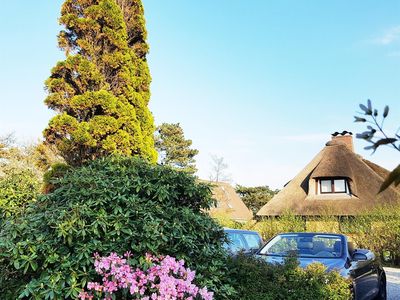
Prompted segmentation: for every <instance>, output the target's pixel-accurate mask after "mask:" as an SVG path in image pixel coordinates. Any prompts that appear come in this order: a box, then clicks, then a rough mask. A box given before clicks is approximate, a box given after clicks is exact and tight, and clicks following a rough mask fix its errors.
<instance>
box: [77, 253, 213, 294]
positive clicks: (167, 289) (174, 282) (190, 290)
mask: <svg viewBox="0 0 400 300" xmlns="http://www.w3.org/2000/svg"><path fill="white" fill-rule="evenodd" d="M130 256H131V253H130V252H129V251H128V252H126V253H125V254H124V256H123V257H125V258H129V257H130ZM123 257H120V256H118V255H117V254H116V253H111V254H110V255H109V256H107V257H101V256H100V255H99V254H98V253H95V254H94V258H95V263H94V265H95V269H96V272H97V273H98V274H99V275H102V281H101V282H102V283H98V282H89V283H88V284H87V289H88V290H94V291H96V292H97V293H100V294H104V299H106V300H109V299H111V295H112V294H113V293H115V292H117V291H118V290H127V291H129V293H130V294H131V295H132V296H135V297H140V299H142V300H183V299H186V300H194V299H199V297H200V298H201V299H203V300H212V299H213V293H212V292H209V291H208V290H207V288H206V287H204V288H202V289H200V288H199V287H197V286H196V285H195V284H193V283H192V282H193V280H194V278H195V271H192V270H190V269H189V268H187V269H186V268H185V262H184V260H179V261H178V260H176V259H175V258H174V257H172V256H168V255H167V256H153V255H151V254H149V253H146V256H145V259H146V261H147V262H148V263H149V264H150V267H149V268H147V269H145V270H141V269H140V268H136V269H135V270H134V269H132V267H131V266H130V265H129V264H128V262H127V259H125V258H123ZM79 298H80V299H81V300H85V299H92V298H93V295H91V294H89V293H87V292H85V291H82V292H81V293H80V294H79Z"/></svg>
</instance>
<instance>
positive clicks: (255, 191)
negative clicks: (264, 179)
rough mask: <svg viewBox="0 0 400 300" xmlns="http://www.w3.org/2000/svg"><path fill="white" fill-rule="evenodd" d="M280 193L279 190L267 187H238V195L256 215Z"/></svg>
mask: <svg viewBox="0 0 400 300" xmlns="http://www.w3.org/2000/svg"><path fill="white" fill-rule="evenodd" d="M278 192H279V190H271V189H270V188H269V186H267V185H265V186H255V187H245V186H242V185H237V186H236V193H238V194H239V196H240V198H241V199H242V201H243V202H244V204H246V206H247V207H248V208H249V209H251V210H252V211H253V213H254V214H256V213H257V212H258V211H259V210H260V209H261V207H263V206H264V205H265V204H267V203H268V201H269V200H271V199H272V197H273V196H274V195H276V194H277V193H278Z"/></svg>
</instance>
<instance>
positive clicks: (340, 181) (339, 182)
mask: <svg viewBox="0 0 400 300" xmlns="http://www.w3.org/2000/svg"><path fill="white" fill-rule="evenodd" d="M318 192H319V194H338V193H342V194H343V193H344V194H350V191H349V186H348V182H347V179H346V178H323V179H322V178H321V179H319V180H318Z"/></svg>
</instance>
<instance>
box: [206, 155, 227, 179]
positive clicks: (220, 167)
mask: <svg viewBox="0 0 400 300" xmlns="http://www.w3.org/2000/svg"><path fill="white" fill-rule="evenodd" d="M227 169H228V164H227V163H225V162H224V158H223V157H220V156H218V155H211V173H210V176H209V177H210V181H215V182H220V181H230V180H231V177H230V175H229V174H227V173H226V170H227Z"/></svg>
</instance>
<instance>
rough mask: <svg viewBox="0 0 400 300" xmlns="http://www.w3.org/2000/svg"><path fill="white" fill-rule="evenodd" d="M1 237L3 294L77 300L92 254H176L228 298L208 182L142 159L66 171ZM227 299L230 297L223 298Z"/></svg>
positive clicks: (199, 280) (90, 274)
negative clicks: (50, 191)
mask: <svg viewBox="0 0 400 300" xmlns="http://www.w3.org/2000/svg"><path fill="white" fill-rule="evenodd" d="M57 186H58V188H57V189H56V190H54V191H53V192H52V193H49V194H47V195H43V196H41V197H39V199H38V200H37V201H36V202H35V205H31V206H30V207H29V208H28V209H27V210H26V212H25V214H24V216H23V217H21V218H16V219H15V220H13V221H12V222H11V221H10V222H7V224H5V226H3V228H2V230H1V234H0V269H1V270H2V272H0V295H2V299H15V298H16V297H18V296H20V295H21V297H24V296H25V297H28V298H34V299H47V298H53V299H76V297H77V295H78V293H79V292H80V291H81V290H82V288H83V286H84V285H85V284H86V282H88V281H95V280H96V279H97V277H96V274H95V271H94V270H93V268H92V265H93V262H94V259H93V254H94V253H95V252H98V253H99V254H100V255H108V254H109V253H111V252H116V253H117V254H119V255H122V254H123V253H125V252H126V251H128V250H130V251H132V254H133V255H134V256H135V257H137V260H134V261H133V264H134V265H137V266H140V264H141V262H143V259H144V255H145V253H146V252H149V253H153V254H156V255H159V254H164V255H167V254H170V255H174V256H175V257H177V258H179V259H184V260H185V262H186V263H187V265H188V267H190V268H191V269H193V270H196V284H198V285H200V286H207V287H208V288H209V289H210V290H212V291H214V292H216V294H217V295H218V299H229V298H230V297H229V295H230V293H232V288H231V287H230V286H229V285H228V284H227V283H226V280H228V279H227V277H226V275H225V274H226V273H227V269H226V253H225V251H224V249H223V246H222V245H223V242H224V241H225V236H224V232H223V230H222V228H221V227H219V226H218V225H217V224H216V223H215V222H214V221H213V220H212V219H211V218H210V217H209V216H208V215H207V214H206V213H205V212H203V210H205V209H208V208H209V207H210V205H211V204H212V203H213V200H212V198H211V191H210V187H209V186H208V185H206V184H203V183H198V182H197V181H196V179H195V178H194V177H193V176H190V175H187V174H185V173H184V172H177V171H174V170H172V169H171V168H168V167H164V166H157V165H153V164H150V163H148V162H145V161H143V160H140V159H138V158H115V157H107V158H102V159H98V160H95V161H93V162H91V163H89V164H85V166H83V167H80V168H74V169H71V170H69V171H67V173H66V174H65V176H64V177H63V178H62V179H60V180H59V182H58V184H57ZM224 297H225V298H224Z"/></svg>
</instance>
